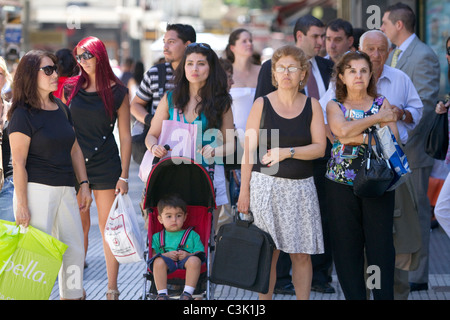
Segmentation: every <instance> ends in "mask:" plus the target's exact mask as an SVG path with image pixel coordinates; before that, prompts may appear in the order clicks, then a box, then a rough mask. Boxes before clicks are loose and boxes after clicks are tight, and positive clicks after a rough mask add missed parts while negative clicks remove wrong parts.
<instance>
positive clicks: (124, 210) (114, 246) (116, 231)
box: [105, 193, 145, 263]
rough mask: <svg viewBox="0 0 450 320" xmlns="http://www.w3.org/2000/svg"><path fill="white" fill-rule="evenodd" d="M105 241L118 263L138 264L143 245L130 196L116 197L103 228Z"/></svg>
mask: <svg viewBox="0 0 450 320" xmlns="http://www.w3.org/2000/svg"><path fill="white" fill-rule="evenodd" d="M105 240H106V242H107V243H108V245H109V247H110V248H111V251H112V253H113V255H114V257H116V259H117V261H118V262H119V263H133V262H139V261H141V260H142V259H143V257H144V250H145V244H144V239H143V237H142V234H141V231H140V229H139V225H138V222H137V218H136V211H135V210H134V208H133V203H132V202H131V199H130V196H129V195H127V194H124V195H121V194H120V193H119V194H118V195H117V196H116V199H115V200H114V203H113V205H112V207H111V210H110V212H109V216H108V220H107V221H106V226H105Z"/></svg>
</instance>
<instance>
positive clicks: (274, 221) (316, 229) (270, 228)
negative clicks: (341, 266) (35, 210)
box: [250, 172, 324, 254]
mask: <svg viewBox="0 0 450 320" xmlns="http://www.w3.org/2000/svg"><path fill="white" fill-rule="evenodd" d="M250 211H251V212H252V213H253V217H254V224H255V225H256V226H257V227H258V228H260V229H262V230H264V231H266V232H268V233H269V234H270V235H271V236H272V238H273V240H274V242H275V245H276V248H277V249H278V250H281V251H284V252H286V253H306V254H320V253H324V245H323V233H322V222H321V218H320V208H319V200H318V198H317V191H316V186H315V184H314V178H313V177H310V178H307V179H286V178H278V177H272V176H269V175H266V174H263V173H259V172H252V176H251V181H250Z"/></svg>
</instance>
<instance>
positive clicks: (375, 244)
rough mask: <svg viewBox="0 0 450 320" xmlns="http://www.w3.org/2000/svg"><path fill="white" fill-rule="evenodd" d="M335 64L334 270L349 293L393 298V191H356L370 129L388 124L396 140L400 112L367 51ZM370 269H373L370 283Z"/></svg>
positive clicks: (331, 110) (330, 192)
mask: <svg viewBox="0 0 450 320" xmlns="http://www.w3.org/2000/svg"><path fill="white" fill-rule="evenodd" d="M335 68H336V69H335V70H336V72H335V73H336V79H335V80H336V99H335V100H331V101H330V102H329V103H328V105H327V119H328V123H329V124H330V128H331V131H332V132H333V135H334V137H335V141H334V144H333V149H332V155H331V159H330V160H329V162H328V170H327V173H326V177H327V178H328V179H329V180H328V182H327V184H326V191H327V198H328V201H329V205H328V207H329V215H330V216H329V228H330V234H331V237H332V243H333V251H332V252H333V259H334V263H335V267H336V272H337V275H338V279H339V282H340V284H341V287H342V289H343V292H344V295H345V298H346V299H351V300H364V299H366V298H367V291H366V289H372V293H373V297H374V299H383V300H389V299H393V293H394V292H393V284H394V262H395V250H394V243H393V236H392V229H393V213H394V192H385V193H384V194H383V195H382V196H380V197H377V198H360V197H358V196H356V195H354V193H353V179H354V177H355V176H356V174H357V172H358V170H359V169H360V167H361V163H362V159H363V154H364V150H365V148H366V147H367V142H368V141H367V140H368V136H367V134H366V132H367V129H368V128H370V127H372V126H374V125H375V124H380V126H384V125H388V126H389V127H390V128H391V129H392V131H393V132H394V134H395V135H396V137H397V140H398V139H399V138H398V131H397V126H396V123H395V121H396V116H395V113H394V111H393V110H392V108H391V105H390V104H389V102H388V101H387V99H385V98H384V97H383V96H379V95H377V92H376V82H375V79H374V77H373V72H372V63H371V62H370V58H369V56H368V55H366V54H365V53H361V52H358V51H356V52H350V53H347V54H345V55H344V56H343V57H342V58H341V60H340V61H339V62H338V63H337V64H336V66H335ZM365 256H366V257H367V263H368V268H367V270H365ZM366 275H368V276H369V277H370V276H371V275H373V277H371V278H370V279H368V280H367V284H369V285H368V286H366V280H365V276H366Z"/></svg>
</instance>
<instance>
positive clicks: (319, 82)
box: [305, 57, 327, 97]
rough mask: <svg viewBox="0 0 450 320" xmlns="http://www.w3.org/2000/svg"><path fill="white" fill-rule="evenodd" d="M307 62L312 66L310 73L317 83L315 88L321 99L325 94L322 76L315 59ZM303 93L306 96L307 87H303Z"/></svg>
mask: <svg viewBox="0 0 450 320" xmlns="http://www.w3.org/2000/svg"><path fill="white" fill-rule="evenodd" d="M309 61H310V62H311V65H312V68H311V69H312V70H311V71H312V73H313V74H314V77H315V78H316V82H317V88H318V89H319V96H320V97H322V96H323V95H324V94H325V92H326V91H327V89H326V87H325V84H324V83H323V79H322V75H321V74H320V70H319V66H318V65H317V61H316V59H315V57H313V58H311V59H309ZM305 92H306V95H307V96H309V95H308V87H307V86H306V87H305Z"/></svg>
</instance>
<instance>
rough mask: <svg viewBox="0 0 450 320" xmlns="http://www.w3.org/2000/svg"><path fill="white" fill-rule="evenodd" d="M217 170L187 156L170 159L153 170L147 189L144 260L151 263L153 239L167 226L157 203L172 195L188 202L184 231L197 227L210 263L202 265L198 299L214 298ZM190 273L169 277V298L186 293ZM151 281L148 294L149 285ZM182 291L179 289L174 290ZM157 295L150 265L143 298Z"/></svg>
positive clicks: (144, 205)
mask: <svg viewBox="0 0 450 320" xmlns="http://www.w3.org/2000/svg"><path fill="white" fill-rule="evenodd" d="M212 177H213V170H208V171H207V170H206V169H205V168H204V167H203V166H202V165H201V164H198V163H196V162H195V161H194V160H192V159H189V158H183V157H169V158H165V159H162V160H161V161H159V162H158V163H157V164H155V165H154V166H153V167H152V170H151V172H150V174H149V177H148V179H147V186H146V189H145V190H144V195H143V203H142V209H143V211H144V213H147V214H148V237H147V238H148V239H147V244H148V245H147V248H146V251H145V254H144V258H145V260H146V261H147V260H148V258H149V257H151V255H152V236H153V234H155V233H157V232H160V231H161V230H162V229H163V226H162V225H161V224H160V223H159V221H158V209H157V204H158V201H159V199H160V198H161V197H163V196H164V195H165V194H168V193H176V194H178V195H179V196H180V197H181V198H182V199H183V200H184V201H185V202H186V203H187V212H188V215H187V219H186V221H185V223H184V225H183V229H186V228H188V227H191V226H193V227H194V228H195V229H194V230H195V232H197V233H198V234H199V235H200V239H201V241H202V243H203V246H204V248H205V255H206V262H205V263H203V264H202V267H201V274H200V278H199V280H198V283H197V288H196V290H195V291H194V297H195V296H197V297H198V295H199V294H201V295H203V296H205V297H206V299H207V300H209V299H211V296H212V284H211V282H210V280H209V278H210V253H211V248H212V245H211V232H212V216H213V210H214V209H215V206H216V205H215V195H214V186H213V182H212ZM185 276H186V271H185V270H176V271H175V272H173V273H171V274H168V275H167V284H168V285H169V295H171V296H176V295H178V294H181V293H182V289H183V285H184V281H185ZM149 281H150V282H151V285H150V289H149V290H148V291H147V286H148V282H149ZM171 287H172V288H177V287H178V288H179V291H178V290H171ZM156 295H157V290H156V285H155V282H154V281H153V274H152V273H151V271H150V270H149V268H148V266H147V272H146V273H145V274H144V287H143V293H142V299H143V300H147V299H154V298H155V297H156Z"/></svg>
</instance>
